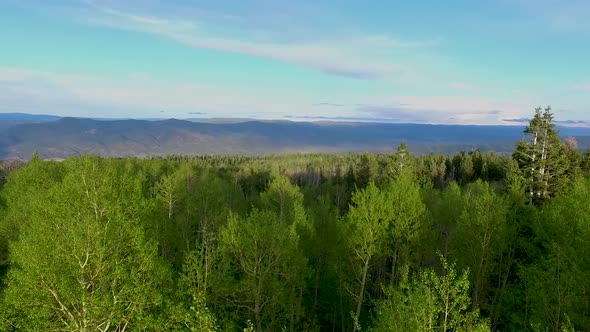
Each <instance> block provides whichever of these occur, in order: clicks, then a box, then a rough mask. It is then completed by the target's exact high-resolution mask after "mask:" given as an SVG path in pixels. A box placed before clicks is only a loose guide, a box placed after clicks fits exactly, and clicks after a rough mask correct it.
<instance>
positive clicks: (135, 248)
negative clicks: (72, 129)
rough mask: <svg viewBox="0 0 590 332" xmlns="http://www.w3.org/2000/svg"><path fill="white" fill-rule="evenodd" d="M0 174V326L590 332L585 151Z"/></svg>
mask: <svg viewBox="0 0 590 332" xmlns="http://www.w3.org/2000/svg"><path fill="white" fill-rule="evenodd" d="M524 136H525V139H523V140H522V141H521V142H519V143H518V144H517V145H516V146H515V151H514V154H513V155H511V156H510V155H498V154H493V153H481V152H480V151H471V152H465V153H460V154H457V155H453V156H445V155H435V154H432V155H425V156H420V157H415V156H413V155H411V154H410V153H409V151H408V150H407V148H406V146H405V145H404V144H402V145H401V146H399V147H398V149H397V151H396V152H395V153H391V154H379V155H377V154H349V155H322V154H318V155H289V156H275V157H258V158H255V157H206V156H203V157H173V156H171V157H167V158H151V159H138V158H123V159H120V158H100V157H94V156H90V155H85V156H82V157H71V158H69V159H67V160H65V161H63V162H55V161H43V160H41V159H40V158H39V157H37V156H33V158H32V160H30V161H29V162H27V163H26V164H19V163H14V162H12V163H8V162H5V163H4V164H2V165H1V166H0V172H1V174H0V184H1V185H2V189H1V191H0V330H1V331H125V330H129V331H135V330H148V331H361V330H365V331H574V330H575V331H590V282H589V280H590V209H588V207H589V206H590V153H582V152H580V151H579V149H578V148H577V146H576V142H575V140H573V139H561V138H560V137H559V135H558V133H557V132H556V131H555V129H554V126H553V124H552V114H551V112H550V110H549V109H545V110H541V109H538V110H536V112H535V115H534V117H533V119H532V120H531V122H530V126H529V127H528V128H527V129H526V131H525V133H524Z"/></svg>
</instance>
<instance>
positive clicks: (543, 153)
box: [513, 107, 568, 204]
mask: <svg viewBox="0 0 590 332" xmlns="http://www.w3.org/2000/svg"><path fill="white" fill-rule="evenodd" d="M524 133H525V135H527V136H528V137H529V140H522V141H520V142H519V143H518V145H517V147H516V150H515V151H514V154H513V157H514V159H516V161H517V162H518V164H519V167H520V169H521V170H522V172H523V175H524V176H525V178H526V182H527V183H526V186H527V192H528V198H529V203H530V204H533V203H535V204H539V203H541V202H543V201H545V200H547V199H548V198H550V197H552V196H555V194H556V193H557V192H559V190H560V189H561V187H562V186H563V183H564V180H565V179H566V176H565V173H566V171H567V166H568V160H567V154H566V153H565V147H564V144H563V143H562V141H561V140H560V139H559V136H558V132H557V130H556V129H555V125H554V124H553V113H551V108H550V107H546V108H545V109H544V110H542V109H541V108H540V107H539V108H537V109H535V115H534V117H533V118H532V119H531V121H530V123H529V126H528V127H527V128H526V130H525V131H524Z"/></svg>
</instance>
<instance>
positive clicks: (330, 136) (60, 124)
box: [0, 113, 590, 160]
mask: <svg viewBox="0 0 590 332" xmlns="http://www.w3.org/2000/svg"><path fill="white" fill-rule="evenodd" d="M197 121H200V122H197ZM211 121H212V120H206V119H201V120H194V121H186V120H178V119H168V120H162V119H159V120H158V119H152V120H134V119H118V120H116V119H101V120H96V119H88V118H57V120H56V119H55V118H52V117H50V116H32V115H29V116H26V114H25V115H21V116H20V117H16V116H12V117H11V116H6V115H3V114H1V113H0V123H1V124H0V159H21V160H28V159H29V158H30V157H31V155H32V154H33V152H35V151H37V153H38V154H39V156H40V157H41V158H43V159H46V158H67V157H68V156H71V155H82V154H83V153H90V154H93V155H100V156H103V157H128V156H134V157H150V156H166V155H188V156H194V155H248V156H263V155H271V154H292V153H350V152H356V153H359V152H373V153H382V152H391V151H392V149H393V148H395V147H396V146H397V145H399V144H400V143H401V142H402V141H405V142H406V143H407V144H408V146H409V148H410V150H411V151H412V152H413V153H415V154H417V155H423V154H428V153H445V154H449V153H457V152H460V151H474V150H481V151H495V152H497V153H507V154H508V153H510V152H511V151H512V149H513V148H514V143H515V142H516V141H517V140H518V139H520V138H522V137H523V134H522V130H523V128H524V127H521V126H469V125H429V124H412V123H368V122H364V123H363V122H293V121H256V120H247V119H246V120H234V121H231V120H227V121H226V122H223V121H220V120H218V121H213V122H211ZM5 126H6V127H5ZM560 134H561V136H562V137H576V138H578V139H579V143H580V146H582V147H590V142H589V140H588V137H590V128H588V127H561V128H560Z"/></svg>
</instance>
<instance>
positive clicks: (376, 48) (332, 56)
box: [84, 6, 439, 79]
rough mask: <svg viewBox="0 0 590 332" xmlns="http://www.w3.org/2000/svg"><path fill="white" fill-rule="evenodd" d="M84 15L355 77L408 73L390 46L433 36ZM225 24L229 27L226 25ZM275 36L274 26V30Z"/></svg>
mask: <svg viewBox="0 0 590 332" xmlns="http://www.w3.org/2000/svg"><path fill="white" fill-rule="evenodd" d="M93 8H94V10H92V11H90V12H89V13H88V12H87V13H86V15H85V17H84V20H85V21H86V22H87V23H91V24H98V25H102V26H106V27H110V28H117V29H125V30H133V31H138V32H143V33H148V34H152V35H157V36H161V37H164V38H167V39H170V40H173V41H176V42H178V43H181V44H184V45H187V46H190V47H194V48H202V49H210V50H217V51H224V52H231V53H239V54H245V55H250V56H256V57H263V58H268V59H273V60H278V61H284V62H288V63H293V64H298V65H302V66H305V67H308V68H312V69H315V70H319V71H321V72H323V73H326V74H331V75H338V76H345V77H350V78H356V79H380V78H391V77H396V78H402V77H403V76H404V75H410V73H409V71H410V70H413V69H411V68H410V66H408V65H406V64H403V63H400V62H396V61H395V60H394V59H393V58H392V55H391V52H393V51H395V50H400V49H412V50H413V51H416V50H417V49H423V48H429V47H432V46H434V45H436V44H437V43H438V42H439V40H436V39H435V40H427V41H406V40H400V39H396V38H392V37H390V36H386V35H360V36H356V37H346V38H328V39H326V38H322V37H321V35H319V33H318V34H316V36H315V37H313V38H304V39H298V40H291V41H281V42H279V41H277V40H278V39H279V38H274V39H273V38H267V39H266V40H262V41H257V40H255V38H254V37H253V35H251V34H249V33H248V32H249V31H242V32H240V33H235V34H236V35H240V37H235V36H234V37H229V36H227V34H220V33H217V34H216V33H214V32H213V31H215V30H216V29H215V27H213V26H211V25H209V24H207V23H206V22H201V21H199V18H198V17H196V18H168V17H163V16H155V15H146V14H136V13H130V12H127V11H122V10H116V9H113V8H104V7H97V6H95V7H93ZM228 29H229V30H231V27H229V28H226V30H228ZM274 34H275V35H278V36H280V31H277V32H275V33H274Z"/></svg>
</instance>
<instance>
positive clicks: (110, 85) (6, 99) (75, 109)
mask: <svg viewBox="0 0 590 332" xmlns="http://www.w3.org/2000/svg"><path fill="white" fill-rule="evenodd" d="M0 87H1V89H0V112H33V113H39V112H43V113H55V114H59V115H67V116H90V117H163V116H165V117H179V118H183V117H184V118H186V117H190V116H189V113H191V112H193V113H194V112H205V113H207V115H208V116H211V117H237V116H240V117H243V116H248V117H262V118H281V117H283V116H284V115H288V114H289V113H290V112H294V111H301V112H306V110H310V111H311V109H312V106H311V104H312V101H310V100H306V99H305V98H302V97H300V96H299V97H297V98H295V97H293V96H281V95H272V96H267V95H264V96H259V95H257V94H255V93H252V91H247V90H239V89H238V90H236V89H220V88H216V87H210V86H206V85H201V84H195V83H169V82H167V81H166V80H162V79H155V78H151V77H149V76H148V75H146V74H142V73H132V74H129V75H122V76H121V77H95V76H85V75H67V74H61V73H52V72H44V71H32V70H27V69H18V68H2V67H0ZM161 111H165V112H164V113H163V114H162V113H161Z"/></svg>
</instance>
